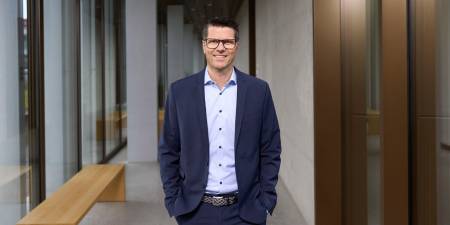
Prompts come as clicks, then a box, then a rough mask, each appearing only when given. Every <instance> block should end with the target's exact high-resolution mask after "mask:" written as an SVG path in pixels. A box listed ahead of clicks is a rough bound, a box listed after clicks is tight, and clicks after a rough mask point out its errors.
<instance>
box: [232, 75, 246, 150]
mask: <svg viewBox="0 0 450 225" xmlns="http://www.w3.org/2000/svg"><path fill="white" fill-rule="evenodd" d="M235 71H236V79H237V102H236V125H235V131H234V132H235V137H234V149H235V150H236V149H237V144H238V141H239V133H240V131H241V124H242V118H243V117H244V109H245V99H246V98H245V96H246V93H247V83H246V80H245V75H243V74H242V73H241V72H240V71H238V70H237V69H236V68H235Z"/></svg>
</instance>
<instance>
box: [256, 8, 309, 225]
mask: <svg viewBox="0 0 450 225" xmlns="http://www.w3.org/2000/svg"><path fill="white" fill-rule="evenodd" d="M312 10H313V8H312V0H284V1H272V0H259V1H256V73H257V75H258V76H259V77H261V78H262V79H264V80H267V81H268V82H269V83H270V87H271V90H272V93H273V97H274V101H275V106H276V108H277V113H278V118H279V122H280V128H281V138H282V147H283V152H282V155H281V157H282V164H281V171H280V176H281V178H282V180H283V181H284V183H285V184H286V186H287V188H288V190H289V192H290V194H291V195H292V197H293V199H294V201H295V203H296V204H297V206H298V207H299V209H300V211H301V213H302V214H303V216H304V217H305V219H306V221H307V222H308V224H309V225H313V224H314V223H315V218H314V126H313V125H314V123H313V116H314V114H313V113H314V111H313V14H312Z"/></svg>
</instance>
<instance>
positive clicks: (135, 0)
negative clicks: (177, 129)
mask: <svg viewBox="0 0 450 225" xmlns="http://www.w3.org/2000/svg"><path fill="white" fill-rule="evenodd" d="M156 14H157V13H156V0H127V1H126V57H127V62H126V68H127V101H128V102H127V107H128V161H130V162H133V161H135V162H136V161H156V159H157V105H158V104H157V93H158V92H157V67H156V66H157V65H156V63H157V60H156V53H157V49H158V48H157V47H156V43H157V41H156V40H157V34H156V32H157V30H158V29H157V27H156V25H157V20H156Z"/></svg>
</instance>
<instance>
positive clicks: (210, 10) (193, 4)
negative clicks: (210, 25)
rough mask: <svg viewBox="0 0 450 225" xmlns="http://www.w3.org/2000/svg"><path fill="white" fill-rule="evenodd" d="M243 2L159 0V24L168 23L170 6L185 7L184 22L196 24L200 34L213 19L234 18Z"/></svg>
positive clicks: (240, 0)
mask: <svg viewBox="0 0 450 225" xmlns="http://www.w3.org/2000/svg"><path fill="white" fill-rule="evenodd" d="M242 2H243V0H158V23H159V24H165V23H166V21H167V14H166V12H167V6H168V5H184V22H185V23H190V24H194V29H195V31H196V32H198V33H200V32H201V30H202V27H203V24H205V23H206V22H207V21H208V20H209V19H210V18H213V17H229V18H234V17H235V16H236V14H237V12H238V11H239V8H240V7H241V4H242Z"/></svg>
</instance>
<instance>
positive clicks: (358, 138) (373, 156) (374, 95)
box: [342, 0, 382, 225]
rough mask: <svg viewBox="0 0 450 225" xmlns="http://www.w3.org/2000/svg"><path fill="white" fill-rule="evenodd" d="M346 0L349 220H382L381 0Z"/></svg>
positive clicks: (372, 224) (366, 223) (357, 224)
mask: <svg viewBox="0 0 450 225" xmlns="http://www.w3.org/2000/svg"><path fill="white" fill-rule="evenodd" d="M342 2H343V4H342V6H343V7H342V37H343V38H342V46H343V48H342V53H343V62H342V63H343V64H342V67H343V90H344V96H343V97H344V104H343V105H344V221H345V222H344V223H345V224H347V225H380V224H381V211H382V209H381V204H380V203H381V163H380V158H381V151H380V110H379V108H380V107H379V105H380V84H379V82H380V24H379V21H380V13H379V11H380V7H379V5H380V1H379V0H343V1H342Z"/></svg>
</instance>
